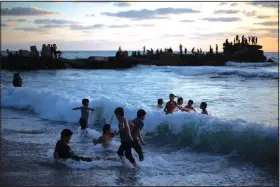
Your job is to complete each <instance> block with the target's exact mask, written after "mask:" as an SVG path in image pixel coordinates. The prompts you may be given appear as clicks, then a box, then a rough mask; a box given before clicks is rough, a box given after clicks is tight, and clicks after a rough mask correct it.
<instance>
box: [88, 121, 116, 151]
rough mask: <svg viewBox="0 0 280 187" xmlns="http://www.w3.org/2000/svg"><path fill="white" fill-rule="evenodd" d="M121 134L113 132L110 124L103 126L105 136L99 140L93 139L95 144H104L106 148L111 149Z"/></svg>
mask: <svg viewBox="0 0 280 187" xmlns="http://www.w3.org/2000/svg"><path fill="white" fill-rule="evenodd" d="M118 134H119V132H117V131H115V132H113V130H112V127H111V125H110V124H106V125H104V126H103V135H102V136H100V137H99V138H98V139H93V144H94V145H96V144H102V145H103V147H104V148H107V147H109V145H110V143H111V141H112V140H113V138H114V137H115V136H116V135H118Z"/></svg>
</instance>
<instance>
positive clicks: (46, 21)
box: [34, 19, 78, 25]
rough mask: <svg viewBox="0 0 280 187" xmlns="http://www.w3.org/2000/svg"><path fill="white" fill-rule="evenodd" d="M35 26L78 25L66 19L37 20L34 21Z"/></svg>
mask: <svg viewBox="0 0 280 187" xmlns="http://www.w3.org/2000/svg"><path fill="white" fill-rule="evenodd" d="M34 23H35V24H45V25H47V24H57V25H58V24H77V23H78V22H76V21H69V20H64V19H36V20H34Z"/></svg>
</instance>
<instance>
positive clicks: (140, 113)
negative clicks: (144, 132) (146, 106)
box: [137, 109, 146, 120]
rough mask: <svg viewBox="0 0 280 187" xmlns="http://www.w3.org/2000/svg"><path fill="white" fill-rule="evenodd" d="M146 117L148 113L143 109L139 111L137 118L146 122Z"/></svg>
mask: <svg viewBox="0 0 280 187" xmlns="http://www.w3.org/2000/svg"><path fill="white" fill-rule="evenodd" d="M145 116H146V111H145V110H143V109H140V110H138V111H137V117H138V118H140V119H141V120H144V119H145Z"/></svg>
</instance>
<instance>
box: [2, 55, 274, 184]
mask: <svg viewBox="0 0 280 187" xmlns="http://www.w3.org/2000/svg"><path fill="white" fill-rule="evenodd" d="M114 55H115V52H114V51H65V52H63V57H64V58H70V59H75V58H88V57H89V56H114ZM265 55H266V56H267V58H272V59H273V60H274V61H275V62H273V63H270V62H266V63H240V62H227V63H226V66H222V67H211V66H198V67H192V66H186V67H182V66H180V67H179V66H161V67H158V66H143V65H139V66H136V67H133V68H131V69H125V70H80V69H79V70H75V69H65V70H37V71H23V72H20V76H21V77H22V79H23V87H21V88H14V87H13V85H12V79H13V73H15V72H14V71H6V70H1V100H2V107H1V120H2V121H1V122H2V123H1V125H2V136H1V137H2V138H1V141H2V149H1V150H2V151H1V152H2V153H1V154H2V159H1V160H2V161H1V163H2V164H3V165H4V166H3V167H4V169H3V170H2V179H1V184H14V185H35V186H42V185H51V186H53V185H63V186H75V185H83V186H85V185H109V186H111V185H137V186H138V185H143V186H147V185H151V186H158V185H164V186H167V185H168V186H169V185H171V186H178V185H183V186H185V185H187V186H197V185H199V186H205V185H207V186H208V185H209V186H210V185H211V186H221V185H222V186H233V185H242V186H251V185H252V186H255V185H256V186H278V185H279V178H278V177H279V172H278V168H279V165H278V164H279V162H278V158H279V110H278V109H279V108H278V106H279V105H278V100H279V98H278V97H279V96H278V89H279V71H278V70H279V57H278V53H265ZM170 93H173V94H175V95H176V96H178V97H182V98H183V99H184V105H186V104H187V102H188V100H190V99H191V100H193V101H194V108H195V109H196V110H197V113H186V112H180V111H178V112H176V113H174V114H171V115H165V114H164V112H163V111H162V110H161V109H158V108H157V100H158V99H159V98H162V99H163V100H164V103H166V102H167V101H168V100H169V99H168V96H169V94H170ZM83 98H88V99H89V100H90V104H89V106H90V107H92V108H94V109H95V111H93V112H90V115H89V128H88V135H87V136H84V135H82V134H81V130H80V129H79V123H78V121H79V117H80V111H73V110H72V108H74V107H79V106H81V101H82V99H83ZM201 102H207V105H208V106H207V110H208V113H209V115H208V116H207V115H201V114H200V112H201V109H200V108H199V106H200V103H201ZM116 107H123V108H124V110H125V118H126V119H128V120H133V119H134V118H135V117H136V113H137V110H139V109H144V110H145V111H146V112H147V115H146V119H145V120H144V128H143V131H142V134H143V137H144V140H145V142H146V145H144V146H143V150H144V155H145V159H144V161H143V162H140V161H139V160H138V155H137V154H136V152H135V151H133V155H134V157H135V159H136V161H137V164H138V167H137V168H133V167H132V165H131V164H130V163H129V162H128V161H126V162H125V163H124V164H123V163H121V162H119V161H108V160H106V161H105V160H104V161H102V160H99V161H92V162H83V161H70V160H68V161H63V162H62V165H61V166H60V167H55V165H54V160H53V157H52V154H53V151H54V147H55V144H56V142H57V141H58V140H59V139H60V133H61V131H62V130H63V129H65V128H68V129H70V130H72V131H73V133H74V134H73V137H72V140H71V142H70V144H69V145H70V146H71V148H72V150H73V151H74V152H75V153H76V154H78V155H80V156H88V157H94V156H100V157H113V158H116V159H117V158H118V157H117V153H116V152H117V149H118V147H119V145H120V139H119V137H116V138H114V139H113V141H112V143H111V146H110V147H109V148H107V149H104V148H103V147H102V146H101V145H96V146H94V145H93V143H92V140H93V138H97V137H99V136H100V135H101V134H102V126H103V125H104V124H105V123H109V124H111V125H112V128H113V130H117V129H118V125H117V124H118V122H117V119H116V117H115V115H114V110H115V108H116ZM151 132H153V133H152V134H153V135H152V136H148V134H147V133H149V134H150V133H151Z"/></svg>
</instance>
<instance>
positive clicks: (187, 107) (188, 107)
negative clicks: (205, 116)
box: [183, 100, 196, 112]
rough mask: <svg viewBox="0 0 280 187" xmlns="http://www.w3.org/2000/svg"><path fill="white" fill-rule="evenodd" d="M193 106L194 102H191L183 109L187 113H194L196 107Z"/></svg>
mask: <svg viewBox="0 0 280 187" xmlns="http://www.w3.org/2000/svg"><path fill="white" fill-rule="evenodd" d="M192 105H193V100H189V101H188V104H187V105H186V106H185V107H184V108H183V110H184V111H186V112H190V111H192V110H193V111H194V112H196V110H195V109H194V107H193V106H192Z"/></svg>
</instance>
